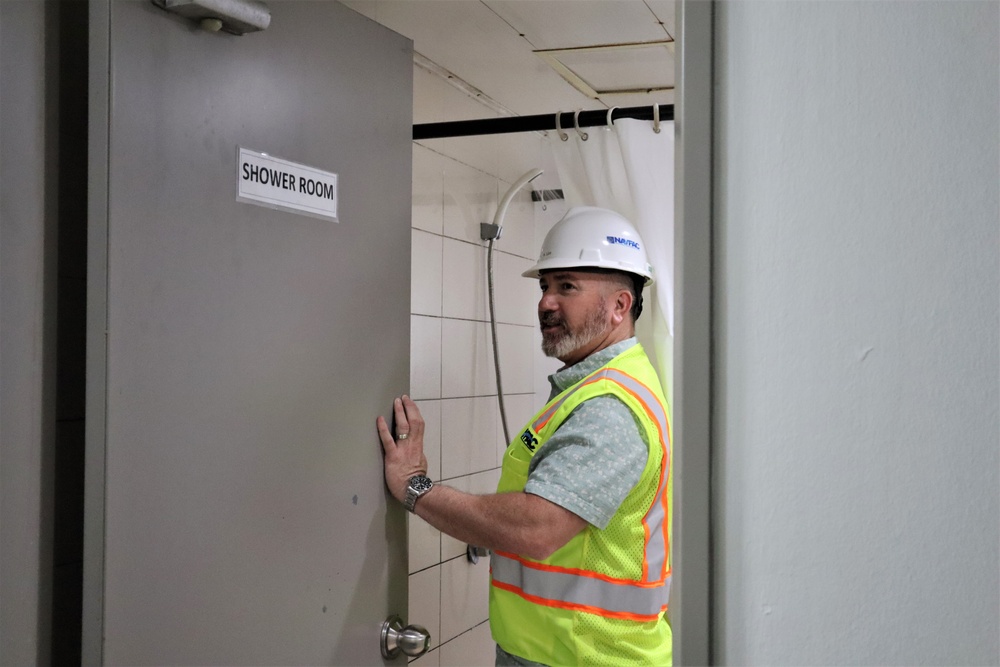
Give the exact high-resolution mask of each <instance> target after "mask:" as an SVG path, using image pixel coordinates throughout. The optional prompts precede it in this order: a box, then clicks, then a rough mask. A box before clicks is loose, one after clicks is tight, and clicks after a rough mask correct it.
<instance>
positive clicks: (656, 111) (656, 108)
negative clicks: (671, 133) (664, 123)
mask: <svg viewBox="0 0 1000 667" xmlns="http://www.w3.org/2000/svg"><path fill="white" fill-rule="evenodd" d="M653 132H656V133H657V134H659V133H660V105H659V104H654V105H653Z"/></svg>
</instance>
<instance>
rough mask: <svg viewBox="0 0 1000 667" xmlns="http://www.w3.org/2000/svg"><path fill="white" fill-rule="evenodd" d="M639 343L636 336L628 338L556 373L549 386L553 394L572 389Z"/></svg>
mask: <svg viewBox="0 0 1000 667" xmlns="http://www.w3.org/2000/svg"><path fill="white" fill-rule="evenodd" d="M637 342H638V341H637V340H636V339H635V336H633V337H631V338H626V339H625V340H623V341H621V342H618V343H615V344H614V345H609V346H608V347H606V348H604V349H603V350H598V351H597V352H594V353H593V354H592V355H590V356H589V357H587V358H586V359H584V360H583V361H578V362H577V363H575V364H573V365H572V366H570V367H569V368H564V369H562V370H561V371H556V372H555V373H553V374H552V375H550V376H549V384H550V385H552V392H553V394H556V393H558V392H562V391H565V390H566V389H568V388H569V387H572V386H573V385H574V384H576V383H577V382H579V381H580V380H582V379H583V378H585V377H587V376H588V375H590V374H591V373H593V372H594V371H596V370H597V369H598V368H600V367H601V366H604V365H605V364H607V363H608V362H609V361H611V360H612V359H614V358H615V357H617V356H618V355H619V354H621V353H622V352H624V351H625V350H627V349H629V348H630V347H632V346H633V345H635V344H636V343H637Z"/></svg>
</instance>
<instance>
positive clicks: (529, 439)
mask: <svg viewBox="0 0 1000 667" xmlns="http://www.w3.org/2000/svg"><path fill="white" fill-rule="evenodd" d="M521 442H523V443H524V446H525V447H527V448H528V450H529V451H532V452H533V451H535V447H538V438H536V437H535V435H534V434H533V433H532V432H531V429H530V428H529V429H528V430H526V431H525V432H524V433H522V434H521Z"/></svg>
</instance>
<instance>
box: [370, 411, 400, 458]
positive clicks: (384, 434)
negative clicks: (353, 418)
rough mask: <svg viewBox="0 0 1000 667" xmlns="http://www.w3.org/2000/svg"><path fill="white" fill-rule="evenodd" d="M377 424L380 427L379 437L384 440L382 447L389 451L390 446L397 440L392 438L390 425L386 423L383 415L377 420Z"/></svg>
mask: <svg viewBox="0 0 1000 667" xmlns="http://www.w3.org/2000/svg"><path fill="white" fill-rule="evenodd" d="M375 425H376V426H377V427H378V437H379V440H381V441H382V449H384V450H385V451H386V453H388V451H389V448H390V447H392V446H393V445H395V444H396V441H395V440H393V439H392V434H391V433H389V425H388V424H386V423H385V419H383V418H382V416H381V415H379V417H378V419H376V420H375Z"/></svg>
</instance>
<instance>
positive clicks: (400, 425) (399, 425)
mask: <svg viewBox="0 0 1000 667" xmlns="http://www.w3.org/2000/svg"><path fill="white" fill-rule="evenodd" d="M392 409H393V411H394V412H395V415H396V435H403V434H404V433H406V434H409V432H410V422H409V421H408V420H407V419H406V408H404V407H403V401H402V400H400V399H398V398H397V399H395V400H394V401H393V402H392Z"/></svg>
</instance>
